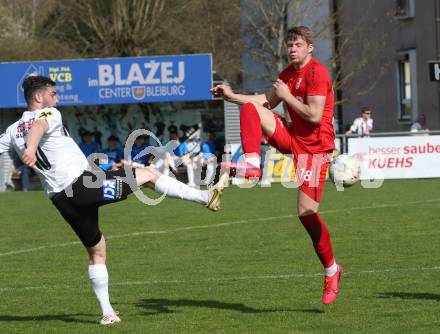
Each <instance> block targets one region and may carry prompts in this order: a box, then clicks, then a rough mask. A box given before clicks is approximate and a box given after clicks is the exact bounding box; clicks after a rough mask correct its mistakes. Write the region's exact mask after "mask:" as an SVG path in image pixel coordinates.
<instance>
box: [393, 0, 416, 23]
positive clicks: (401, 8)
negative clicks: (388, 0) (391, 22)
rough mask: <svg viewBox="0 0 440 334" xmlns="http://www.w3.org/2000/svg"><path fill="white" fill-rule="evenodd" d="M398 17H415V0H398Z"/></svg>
mask: <svg viewBox="0 0 440 334" xmlns="http://www.w3.org/2000/svg"><path fill="white" fill-rule="evenodd" d="M396 17H398V18H402V19H405V18H410V17H414V0H396Z"/></svg>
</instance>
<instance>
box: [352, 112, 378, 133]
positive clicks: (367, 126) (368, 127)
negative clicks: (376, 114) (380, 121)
mask: <svg viewBox="0 0 440 334" xmlns="http://www.w3.org/2000/svg"><path fill="white" fill-rule="evenodd" d="M350 130H351V131H352V132H353V133H356V134H358V135H359V136H361V137H364V136H368V134H369V133H370V132H371V131H372V130H373V119H372V118H369V119H368V120H367V121H365V120H364V119H363V118H362V117H358V118H356V119H355V120H354V122H353V124H352V126H351V127H350Z"/></svg>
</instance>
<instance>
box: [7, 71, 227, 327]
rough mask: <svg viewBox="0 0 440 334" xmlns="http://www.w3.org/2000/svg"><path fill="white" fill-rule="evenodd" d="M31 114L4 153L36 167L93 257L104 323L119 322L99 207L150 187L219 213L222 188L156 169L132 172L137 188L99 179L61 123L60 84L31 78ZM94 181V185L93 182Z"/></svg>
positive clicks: (108, 177)
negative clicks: (112, 300) (183, 179)
mask: <svg viewBox="0 0 440 334" xmlns="http://www.w3.org/2000/svg"><path fill="white" fill-rule="evenodd" d="M23 90H24V96H25V99H26V102H27V104H28V111H25V112H24V113H23V115H22V116H21V118H20V119H19V120H18V121H17V122H15V123H14V124H12V125H10V126H9V127H8V128H7V130H6V132H5V133H4V134H2V135H1V137H0V154H1V153H4V152H6V151H8V150H9V149H10V148H14V149H15V151H16V152H17V153H18V155H19V156H20V157H21V159H22V160H23V162H24V163H25V164H27V165H28V166H30V167H33V168H34V170H35V172H36V174H37V175H38V176H39V178H40V180H41V183H42V185H43V188H44V189H45V191H46V192H47V195H48V196H49V198H50V199H51V201H52V203H53V204H54V205H55V207H56V208H57V209H58V211H59V212H60V213H61V215H62V216H63V217H64V219H65V220H66V221H67V222H68V223H69V224H70V226H71V227H72V228H73V230H74V231H75V233H76V234H77V235H78V237H79V238H80V240H81V242H82V243H83V245H84V246H85V247H86V249H87V251H88V253H89V267H88V274H89V279H90V281H91V284H92V288H93V290H94V292H95V294H96V297H97V298H98V301H99V303H100V306H101V310H102V319H101V321H100V322H101V324H103V325H107V324H112V323H116V322H120V321H121V320H120V318H119V316H118V314H117V312H115V311H114V310H113V308H112V306H111V304H110V300H109V294H108V272H107V267H106V264H105V263H106V246H105V239H104V236H103V235H102V233H101V231H100V230H99V224H98V209H99V207H100V206H102V205H105V204H109V203H114V202H118V201H121V200H124V199H126V198H127V196H128V195H129V194H130V193H132V192H133V191H136V190H137V188H138V187H139V186H140V185H143V184H147V185H148V186H149V187H151V188H153V189H154V190H155V191H157V192H158V193H161V194H166V195H168V196H171V197H176V198H181V199H185V200H190V201H194V202H197V203H200V204H203V205H206V206H207V207H208V208H209V209H211V210H213V211H217V210H218V209H219V208H220V200H221V195H222V190H223V186H222V183H221V182H219V183H218V185H217V186H216V187H214V188H212V189H210V190H198V189H194V188H191V187H189V186H187V185H186V184H184V183H181V182H179V181H177V180H176V179H174V178H171V177H169V176H165V175H163V174H160V173H159V172H158V171H157V170H155V169H153V168H136V169H133V170H131V172H132V173H133V174H134V180H135V183H136V184H134V185H133V186H130V185H129V182H128V181H127V180H129V178H127V175H126V170H125V169H124V168H122V169H119V170H116V171H108V172H105V175H103V176H104V178H102V177H101V178H99V177H98V175H97V174H96V172H94V171H93V170H92V167H91V166H90V165H89V162H88V160H87V159H86V157H85V156H84V155H83V153H82V152H81V150H80V149H79V147H78V145H77V144H76V143H75V142H74V141H73V140H72V138H70V137H69V136H68V134H67V131H66V130H65V129H64V126H63V124H62V118H61V114H60V112H59V111H58V110H57V109H56V108H55V106H56V104H57V103H58V98H57V94H56V88H55V82H54V81H52V80H51V79H49V78H47V77H43V76H30V77H28V78H26V79H25V80H24V82H23ZM91 182H94V186H92V187H91V186H90V183H91Z"/></svg>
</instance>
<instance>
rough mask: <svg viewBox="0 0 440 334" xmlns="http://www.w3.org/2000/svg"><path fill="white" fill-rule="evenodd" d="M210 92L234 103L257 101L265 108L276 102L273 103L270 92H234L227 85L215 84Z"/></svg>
mask: <svg viewBox="0 0 440 334" xmlns="http://www.w3.org/2000/svg"><path fill="white" fill-rule="evenodd" d="M210 92H211V93H212V95H214V96H215V97H223V99H225V100H226V101H229V102H232V103H235V104H244V103H248V102H251V103H258V104H260V105H262V106H265V107H266V108H269V109H270V108H273V107H275V106H276V105H277V104H278V103H279V101H278V103H276V104H275V101H276V97H275V96H274V94H272V93H267V94H259V95H245V94H236V93H234V91H233V90H232V89H231V87H229V86H228V85H217V86H215V87H213V88H211V90H210Z"/></svg>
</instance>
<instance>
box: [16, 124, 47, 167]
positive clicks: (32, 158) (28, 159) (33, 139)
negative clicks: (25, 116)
mask: <svg viewBox="0 0 440 334" xmlns="http://www.w3.org/2000/svg"><path fill="white" fill-rule="evenodd" d="M48 129H49V125H48V123H47V121H46V120H45V119H39V120H37V121H35V122H34V123H33V124H32V128H31V130H30V131H29V135H28V140H27V143H26V150H25V151H24V153H23V156H22V157H21V159H22V160H23V162H24V163H25V164H26V165H28V166H29V167H34V165H35V163H36V162H37V157H36V155H35V152H36V151H37V148H38V144H39V143H40V140H41V138H43V135H44V134H45V132H46V131H47V130H48Z"/></svg>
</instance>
